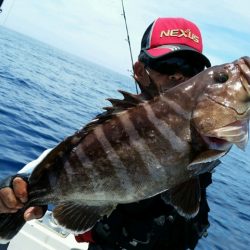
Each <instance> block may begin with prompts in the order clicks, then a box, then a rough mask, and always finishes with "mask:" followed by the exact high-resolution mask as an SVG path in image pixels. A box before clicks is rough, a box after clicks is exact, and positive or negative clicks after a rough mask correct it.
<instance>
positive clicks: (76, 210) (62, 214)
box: [53, 202, 114, 233]
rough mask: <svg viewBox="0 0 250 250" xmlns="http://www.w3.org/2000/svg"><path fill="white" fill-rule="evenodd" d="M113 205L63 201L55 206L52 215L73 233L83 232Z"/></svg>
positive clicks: (110, 209) (106, 213) (107, 212)
mask: <svg viewBox="0 0 250 250" xmlns="http://www.w3.org/2000/svg"><path fill="white" fill-rule="evenodd" d="M113 208H114V206H113V205H100V206H97V205H96V206H89V205H83V204H77V203H74V202H65V203H62V204H60V205H58V206H56V207H55V209H54V210H53V217H54V219H55V221H56V222H57V223H58V224H59V225H60V226H63V227H65V228H66V229H69V230H71V231H73V232H75V233H83V232H85V231H88V230H89V229H91V228H92V227H93V226H94V225H95V223H96V222H97V221H98V220H99V219H100V218H101V217H102V216H104V215H109V214H110V213H111V212H112V210H113Z"/></svg>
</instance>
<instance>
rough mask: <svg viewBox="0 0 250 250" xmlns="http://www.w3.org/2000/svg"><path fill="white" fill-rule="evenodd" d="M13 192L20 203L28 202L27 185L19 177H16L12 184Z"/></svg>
mask: <svg viewBox="0 0 250 250" xmlns="http://www.w3.org/2000/svg"><path fill="white" fill-rule="evenodd" d="M12 185H13V190H14V194H15V196H16V197H17V198H18V199H19V200H20V201H21V202H22V203H25V202H27V200H28V190H27V188H28V184H27V182H26V181H24V180H23V179H22V178H21V177H16V178H15V179H14V180H13V182H12Z"/></svg>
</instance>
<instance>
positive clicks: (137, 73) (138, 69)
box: [134, 61, 148, 85]
mask: <svg viewBox="0 0 250 250" xmlns="http://www.w3.org/2000/svg"><path fill="white" fill-rule="evenodd" d="M134 78H135V80H136V81H137V82H138V83H140V84H142V85H144V84H146V83H147V81H148V77H147V74H146V71H145V65H144V63H142V62H140V61H137V62H136V63H135V64H134Z"/></svg>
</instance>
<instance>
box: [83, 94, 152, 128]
mask: <svg viewBox="0 0 250 250" xmlns="http://www.w3.org/2000/svg"><path fill="white" fill-rule="evenodd" d="M118 92H120V93H121V94H122V95H123V99H122V100H121V99H115V98H108V99H107V100H108V101H109V102H111V104H112V106H111V107H104V108H103V109H104V110H106V112H103V113H101V114H99V115H97V116H96V117H95V119H94V120H93V121H91V122H90V123H89V124H87V125H86V126H85V128H84V129H85V131H90V130H91V129H93V128H95V126H96V125H98V124H102V123H103V122H105V121H107V120H109V119H112V117H113V116H115V115H117V114H119V113H120V112H123V111H126V110H128V109H130V108H133V107H136V106H137V105H139V104H140V103H143V102H145V101H146V100H148V99H147V98H146V97H145V96H143V95H135V94H132V93H129V92H126V91H123V90H118Z"/></svg>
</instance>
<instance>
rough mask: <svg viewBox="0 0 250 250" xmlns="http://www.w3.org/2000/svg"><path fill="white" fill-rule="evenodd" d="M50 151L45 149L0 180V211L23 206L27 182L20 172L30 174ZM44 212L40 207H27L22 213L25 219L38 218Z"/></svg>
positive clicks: (14, 210)
mask: <svg viewBox="0 0 250 250" xmlns="http://www.w3.org/2000/svg"><path fill="white" fill-rule="evenodd" d="M50 151H51V149H47V150H46V151H44V152H43V153H42V154H41V156H40V157H39V158H38V159H36V160H34V161H32V162H30V163H29V164H27V165H25V166H24V168H23V169H21V170H20V171H19V172H18V173H19V174H20V175H19V174H17V175H16V177H15V176H10V177H8V178H6V179H4V180H3V181H1V182H0V213H16V212H17V210H18V209H20V208H22V207H23V206H24V203H25V202H27V200H28V183H27V179H26V180H25V178H23V177H22V174H30V173H31V172H32V170H33V169H34V168H35V167H36V166H37V164H39V163H40V162H41V161H42V160H43V158H44V157H45V156H46V155H47V154H48V153H49V152H50ZM43 214H44V209H43V208H41V207H29V208H28V209H27V210H26V211H25V213H24V219H25V220H31V219H35V218H40V217H42V216H43Z"/></svg>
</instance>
